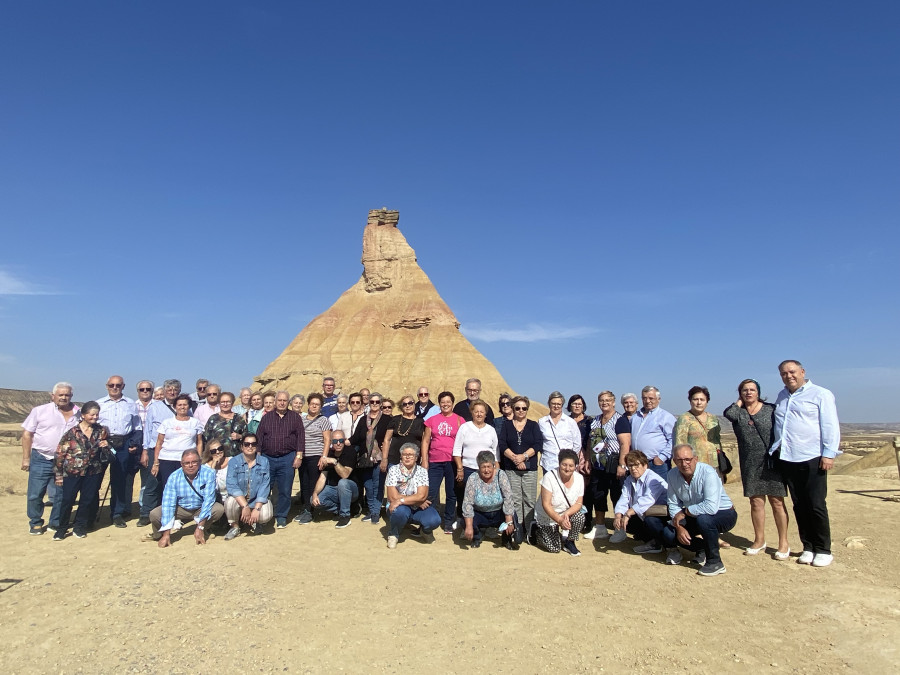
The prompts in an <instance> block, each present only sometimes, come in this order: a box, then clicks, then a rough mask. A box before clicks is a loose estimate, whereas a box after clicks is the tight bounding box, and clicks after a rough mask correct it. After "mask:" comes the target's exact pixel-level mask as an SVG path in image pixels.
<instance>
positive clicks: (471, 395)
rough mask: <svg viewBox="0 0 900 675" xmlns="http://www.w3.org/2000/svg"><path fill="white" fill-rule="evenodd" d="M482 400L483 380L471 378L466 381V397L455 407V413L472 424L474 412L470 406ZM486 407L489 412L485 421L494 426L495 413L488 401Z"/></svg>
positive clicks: (485, 403)
mask: <svg viewBox="0 0 900 675" xmlns="http://www.w3.org/2000/svg"><path fill="white" fill-rule="evenodd" d="M480 398H481V380H479V379H478V378H477V377H470V378H469V379H468V380H466V397H465V398H464V399H463V400H461V401H460V402H459V403H457V404H456V405H455V406H454V407H453V412H455V413H456V414H457V415H459V416H460V417H462V418H463V419H464V420H465V421H466V422H471V421H472V412H471V411H470V410H469V406H470V405H472V402H473V401H477V400H478V399H480ZM484 406H485V409H486V410H487V414H486V415H485V417H484V421H485V422H486V423H487V424H489V425H491V426H493V424H494V411H493V409H492V408H491V406H490V404H488V402H487V401H485V402H484Z"/></svg>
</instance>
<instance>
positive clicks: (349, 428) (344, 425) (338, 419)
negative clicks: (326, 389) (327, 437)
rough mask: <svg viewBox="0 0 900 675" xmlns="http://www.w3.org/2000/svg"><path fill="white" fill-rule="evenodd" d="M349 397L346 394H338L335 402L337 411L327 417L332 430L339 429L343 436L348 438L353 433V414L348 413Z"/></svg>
mask: <svg viewBox="0 0 900 675" xmlns="http://www.w3.org/2000/svg"><path fill="white" fill-rule="evenodd" d="M348 401H349V397H348V396H347V395H346V394H339V395H338V397H337V399H336V400H335V403H337V412H336V413H334V414H333V415H330V416H329V417H328V423H329V424H330V425H331V430H332V431H337V430H338V429H340V430H341V431H343V432H344V438H345V439H346V438H350V436H351V435H353V415H351V414H350V411H349V410H348V408H349V403H348Z"/></svg>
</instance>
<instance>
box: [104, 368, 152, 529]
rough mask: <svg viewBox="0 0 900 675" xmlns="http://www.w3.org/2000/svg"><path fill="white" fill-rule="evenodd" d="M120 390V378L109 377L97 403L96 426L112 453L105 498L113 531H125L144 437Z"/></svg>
mask: <svg viewBox="0 0 900 675" xmlns="http://www.w3.org/2000/svg"><path fill="white" fill-rule="evenodd" d="M124 390H125V380H124V379H122V376H121V375H111V376H110V377H109V379H108V380H107V381H106V391H107V395H106V396H101V397H100V398H98V399H97V403H99V404H100V418H99V420H98V422H99V423H100V425H101V426H104V427H106V428H107V429H108V430H109V445H110V446H111V448H112V452H113V457H112V458H111V461H110V468H109V484H110V488H111V490H110V491H111V493H112V494H111V495H110V498H109V515H110V518H111V519H112V523H113V525H115V526H116V527H127V526H126V524H125V518H130V517H131V498H132V496H133V494H134V475H135V474H136V473H137V472H138V468H139V466H140V465H139V461H140V458H141V456H140V450H141V442H142V441H143V436H144V432H143V429H142V427H141V416H140V414H139V413H138V409H137V407H136V405H135V403H134V401H133V400H132V399H130V398H128V397H127V396H125V395H124V393H123V392H124ZM101 481H102V479H101Z"/></svg>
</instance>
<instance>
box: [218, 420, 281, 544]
mask: <svg viewBox="0 0 900 675" xmlns="http://www.w3.org/2000/svg"><path fill="white" fill-rule="evenodd" d="M258 450H259V440H258V439H257V438H256V434H244V436H243V438H241V454H239V455H235V456H234V457H232V458H231V459H230V460H229V462H228V474H227V476H226V478H225V489H226V491H227V492H228V496H227V497H226V498H225V515H226V516H227V517H228V524H229V525H230V526H231V527H230V529H229V530H228V534H226V535H225V541H231V540H232V539H234V538H235V537H236V536H238V535H239V534H240V533H241V524H244V525H249V526H250V534H257V533H258V532H259V528H260V527H261V526H263V525H265V524H266V523H268V522H269V521H270V520H272V516H273V515H274V509H273V507H272V502H271V501H270V500H269V488H270V487H271V485H272V477H271V475H270V474H269V459H268V458H267V457H266V456H265V455H260V454H258Z"/></svg>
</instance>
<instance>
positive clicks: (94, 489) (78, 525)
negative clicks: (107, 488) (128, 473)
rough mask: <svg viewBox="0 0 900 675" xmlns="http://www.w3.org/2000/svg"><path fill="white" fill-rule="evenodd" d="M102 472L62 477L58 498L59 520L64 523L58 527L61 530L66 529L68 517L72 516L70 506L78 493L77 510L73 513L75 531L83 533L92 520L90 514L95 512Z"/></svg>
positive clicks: (73, 503)
mask: <svg viewBox="0 0 900 675" xmlns="http://www.w3.org/2000/svg"><path fill="white" fill-rule="evenodd" d="M102 480H103V474H102V473H98V474H94V475H92V476H66V477H65V478H63V484H62V497H61V498H60V500H59V501H60V512H59V520H60V522H61V523H65V525H63V526H61V527H60V528H59V529H60V531H61V532H64V531H65V530H68V529H69V528H68V523H69V519H70V518H71V516H72V507H73V506H74V505H75V495H76V494H77V495H78V511H77V512H76V513H75V531H76V532H77V533H79V534H84V533H86V532H87V531H88V528H89V527H90V526H91V523H92V522H93V519H92V515H93V514H94V513H96V512H97V502H98V501H99V499H100V482H101V481H102Z"/></svg>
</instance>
